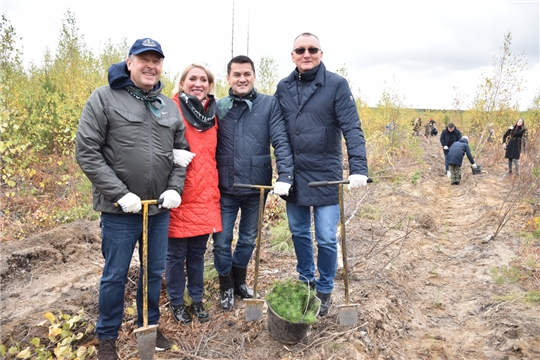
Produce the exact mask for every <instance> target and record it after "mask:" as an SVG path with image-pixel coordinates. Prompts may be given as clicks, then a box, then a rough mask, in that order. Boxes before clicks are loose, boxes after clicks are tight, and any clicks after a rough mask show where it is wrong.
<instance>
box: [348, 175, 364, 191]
mask: <svg viewBox="0 0 540 360" xmlns="http://www.w3.org/2000/svg"><path fill="white" fill-rule="evenodd" d="M366 185H367V176H366V175H349V189H356V188H359V187H361V186H366Z"/></svg>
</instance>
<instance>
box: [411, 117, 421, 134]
mask: <svg viewBox="0 0 540 360" xmlns="http://www.w3.org/2000/svg"><path fill="white" fill-rule="evenodd" d="M411 125H412V127H413V135H414V136H419V135H420V130H421V129H422V119H421V118H420V117H417V118H416V119H413V121H411Z"/></svg>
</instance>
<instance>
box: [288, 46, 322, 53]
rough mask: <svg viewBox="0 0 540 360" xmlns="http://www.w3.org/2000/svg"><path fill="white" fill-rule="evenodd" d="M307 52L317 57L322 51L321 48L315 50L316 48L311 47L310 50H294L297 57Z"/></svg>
mask: <svg viewBox="0 0 540 360" xmlns="http://www.w3.org/2000/svg"><path fill="white" fill-rule="evenodd" d="M306 50H307V51H309V53H310V54H311V55H315V54H316V53H318V52H319V51H320V50H321V49H319V48H314V47H310V48H309V49H306V48H298V49H294V50H293V51H294V53H295V54H297V55H302V54H303V53H305V52H306Z"/></svg>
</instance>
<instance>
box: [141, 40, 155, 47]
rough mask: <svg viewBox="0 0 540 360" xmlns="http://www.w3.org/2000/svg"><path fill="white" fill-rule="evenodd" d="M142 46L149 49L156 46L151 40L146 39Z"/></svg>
mask: <svg viewBox="0 0 540 360" xmlns="http://www.w3.org/2000/svg"><path fill="white" fill-rule="evenodd" d="M142 45H143V46H151V47H156V46H157V44H156V43H155V42H154V41H153V40H152V39H146V40H144V41H143V42H142Z"/></svg>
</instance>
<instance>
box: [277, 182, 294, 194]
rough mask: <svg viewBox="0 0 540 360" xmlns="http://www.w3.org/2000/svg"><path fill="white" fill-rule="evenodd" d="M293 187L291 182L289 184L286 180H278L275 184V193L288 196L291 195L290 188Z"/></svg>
mask: <svg viewBox="0 0 540 360" xmlns="http://www.w3.org/2000/svg"><path fill="white" fill-rule="evenodd" d="M290 188H291V184H287V183H286V182H282V181H278V182H276V183H275V184H274V194H276V195H280V196H287V195H289V189H290Z"/></svg>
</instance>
